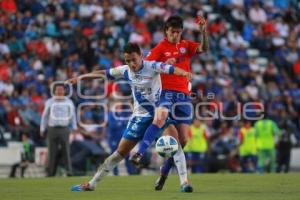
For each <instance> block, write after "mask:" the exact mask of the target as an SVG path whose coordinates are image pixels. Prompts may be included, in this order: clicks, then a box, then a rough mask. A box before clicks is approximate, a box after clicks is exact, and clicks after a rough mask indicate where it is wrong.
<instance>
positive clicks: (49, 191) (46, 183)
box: [0, 173, 300, 200]
mask: <svg viewBox="0 0 300 200" xmlns="http://www.w3.org/2000/svg"><path fill="white" fill-rule="evenodd" d="M89 178H90V177H79V178H78V177H72V178H36V179H0V199H1V200H35V199H36V200H60V199H61V200H65V199H68V200H69V199H70V200H83V199H88V200H97V199H101V200H112V199H113V200H115V199H120V200H121V199H122V200H131V199H132V200H144V199H145V200H146V199H147V200H148V199H149V200H166V199H174V200H177V199H178V200H189V199H194V200H227V199H228V200H235V199H236V200H248V199H249V200H258V199H259V200H260V199H261V200H279V199H282V200H300V173H299V174H296V173H293V174H272V175H258V174H251V175H250V174H249V175H242V174H205V175H191V176H190V180H191V182H192V184H193V187H194V192H193V193H180V192H179V183H178V182H179V180H178V177H177V176H176V175H172V176H170V177H169V179H168V180H167V183H166V185H165V188H164V189H163V190H162V191H154V189H153V183H154V182H155V179H156V177H155V176H122V177H111V176H110V177H106V178H105V179H104V180H103V182H101V183H99V184H98V185H97V188H96V191H94V192H71V191H70V187H71V185H74V184H78V183H81V182H83V181H86V180H88V179H89Z"/></svg>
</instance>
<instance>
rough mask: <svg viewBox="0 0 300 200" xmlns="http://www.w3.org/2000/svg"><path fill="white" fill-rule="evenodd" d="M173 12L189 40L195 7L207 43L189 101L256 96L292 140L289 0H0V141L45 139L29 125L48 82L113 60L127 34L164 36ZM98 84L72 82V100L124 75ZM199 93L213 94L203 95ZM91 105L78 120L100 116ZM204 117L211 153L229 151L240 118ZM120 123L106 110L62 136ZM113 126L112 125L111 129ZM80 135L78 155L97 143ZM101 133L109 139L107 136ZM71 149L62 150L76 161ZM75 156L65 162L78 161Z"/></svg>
mask: <svg viewBox="0 0 300 200" xmlns="http://www.w3.org/2000/svg"><path fill="white" fill-rule="evenodd" d="M175 14H177V15H180V16H182V17H183V18H184V28H185V31H184V33H183V38H185V39H190V40H195V41H199V39H200V35H199V33H198V32H197V24H195V22H194V19H195V17H196V16H197V15H202V16H205V17H206V18H207V20H208V30H209V36H210V38H209V43H210V51H209V53H207V54H203V55H199V56H197V57H195V58H194V60H193V61H192V63H191V69H192V71H193V73H194V77H193V82H192V85H193V89H192V90H193V92H194V94H196V98H194V103H195V104H196V103H197V102H206V101H209V102H211V101H213V102H215V103H217V104H218V103H220V102H222V103H223V109H224V111H223V113H224V115H225V116H234V115H235V114H236V105H237V102H240V103H242V104H243V103H246V102H257V103H262V104H263V105H264V109H265V116H266V117H267V118H269V119H272V120H273V121H274V122H275V123H276V124H277V126H278V127H279V129H280V130H281V132H282V135H285V136H286V134H287V135H288V136H287V137H284V138H285V139H286V140H287V141H289V142H290V144H291V145H290V147H287V148H291V147H292V146H297V145H299V141H300V87H299V86H300V24H299V21H300V3H299V2H298V1H297V0H265V1H263V0H211V1H210V0H195V1H189V0H170V1H167V0H145V1H144V0H101V1H98V0H1V1H0V126H1V127H0V128H1V130H2V131H1V132H9V133H11V135H10V137H3V136H1V134H0V141H1V144H3V145H5V142H7V141H8V140H19V141H20V140H21V135H22V133H24V132H25V133H27V134H28V135H29V137H30V139H31V140H32V141H33V142H34V144H35V145H36V146H44V145H46V144H45V141H44V138H41V137H40V135H39V126H40V119H41V113H42V111H43V107H44V102H45V100H46V99H47V98H49V97H50V85H51V83H53V82H54V81H64V80H66V79H68V78H71V77H74V76H77V75H78V74H82V73H87V72H90V71H92V70H97V69H107V68H110V67H114V66H118V65H121V64H122V62H123V61H122V57H121V55H122V53H121V49H122V48H123V46H124V44H126V42H128V41H131V42H136V43H138V44H140V46H141V47H142V49H143V52H144V54H145V55H147V53H148V52H149V50H150V49H151V48H152V47H153V46H154V45H156V44H157V43H158V42H159V41H160V40H161V39H163V38H164V34H163V29H162V25H163V22H164V20H165V19H166V18H167V17H169V16H170V15H175ZM105 87H106V89H107V91H108V94H107V96H106V97H105V98H103V99H101V100H95V99H85V98H82V97H79V96H78V95H76V92H74V91H73V94H72V99H73V101H74V103H75V104H76V105H79V104H80V103H84V102H86V103H89V102H97V103H106V102H107V101H108V100H112V101H114V97H113V95H112V94H114V93H118V94H120V95H128V93H129V92H130V90H129V89H128V87H126V85H119V86H118V87H113V86H112V84H110V83H109V84H108V85H107V86H105ZM74 89H75V90H76V88H74ZM77 89H78V88H77ZM103 90H104V88H103V87H102V85H101V83H95V82H86V83H85V84H83V87H81V88H80V89H79V91H81V93H82V94H83V95H88V96H92V95H100V94H102V93H103ZM208 94H214V98H213V99H209V98H208ZM90 108H94V107H93V106H92V107H90ZM96 111H97V112H96ZM96 111H95V110H94V111H93V110H92V109H89V107H87V108H83V111H82V112H81V114H80V118H81V119H80V120H81V121H82V122H83V123H85V124H89V123H91V124H92V123H95V121H97V120H98V122H99V120H100V121H101V119H102V118H103V116H104V113H103V112H104V111H101V110H100V111H99V109H98V110H96ZM108 112H113V111H108ZM201 112H202V111H201ZM203 112H205V109H204V110H203ZM125 115H126V114H125ZM110 123H113V124H112V125H111V124H110ZM205 123H206V125H207V126H209V127H210V131H209V134H210V135H209V138H210V139H209V148H208V149H209V152H211V154H217V155H225V157H226V156H228V155H230V156H232V157H234V155H235V153H234V152H235V151H237V153H236V154H238V150H237V149H238V146H239V137H238V135H239V132H240V128H241V126H242V125H243V124H242V122H241V121H238V120H220V119H216V120H210V121H205ZM114 125H115V126H114ZM252 125H253V124H252ZM125 126H126V123H120V124H117V122H114V121H113V120H109V121H108V124H107V126H106V127H105V128H85V127H81V128H80V130H81V133H76V134H73V135H71V140H72V141H89V143H93V144H96V145H95V146H99V145H98V144H101V143H103V142H104V141H107V140H110V139H111V138H112V136H111V134H112V133H113V132H117V131H120V130H122V128H124V127H125ZM116 127H119V130H113V129H115V128H116ZM283 133H284V134H283ZM280 138H281V137H280ZM280 138H279V139H280ZM282 138H283V137H282ZM89 143H87V144H84V145H82V144H80V145H79V146H83V147H82V149H83V150H82V151H80V152H81V154H80V155H81V156H82V157H86V156H87V155H91V154H93V152H96V153H97V152H99V151H100V150H101V152H100V153H101V155H103V154H104V153H103V152H105V151H107V150H106V149H105V148H102V147H101V148H100V150H99V149H97V148H96V149H95V148H93V147H91V146H93V145H89ZM109 143H110V144H111V145H110V148H114V146H113V145H115V144H113V142H112V141H110V142H109ZM77 145H78V144H77ZM84 146H85V147H87V149H86V148H85V147H84ZM71 148H72V147H71ZM78 149H79V147H76V148H74V151H71V154H72V158H74V157H75V158H74V160H76V162H77V160H78V157H79V156H78V152H76V151H77V150H78ZM108 153H109V152H108ZM76 155H77V156H76ZM82 157H80V159H82ZM80 159H79V160H80ZM76 162H75V161H74V165H75V167H76V166H79V167H80V166H83V165H82V163H79V164H78V163H76ZM77 164H78V165H77ZM236 165H238V162H237V163H235V162H234V161H233V162H231V163H230V165H229V168H230V170H231V171H238V170H237V167H236ZM226 167H227V168H228V165H226ZM83 170H84V169H83ZM210 171H214V170H210ZM116 173H117V172H116Z"/></svg>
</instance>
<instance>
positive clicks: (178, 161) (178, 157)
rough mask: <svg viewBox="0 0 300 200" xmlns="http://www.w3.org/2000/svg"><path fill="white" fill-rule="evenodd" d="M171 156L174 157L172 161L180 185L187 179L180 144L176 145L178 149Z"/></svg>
mask: <svg viewBox="0 0 300 200" xmlns="http://www.w3.org/2000/svg"><path fill="white" fill-rule="evenodd" d="M173 158H174V163H175V165H176V167H177V171H178V175H179V179H180V185H182V184H184V183H187V182H188V179H187V169H186V160H185V155H184V153H183V150H182V148H181V145H179V146H178V151H177V152H176V154H175V155H174V156H173Z"/></svg>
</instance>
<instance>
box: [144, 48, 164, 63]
mask: <svg viewBox="0 0 300 200" xmlns="http://www.w3.org/2000/svg"><path fill="white" fill-rule="evenodd" d="M160 56H161V51H160V45H157V46H156V47H154V48H153V49H152V50H151V51H150V52H149V53H148V55H147V56H146V58H145V60H149V61H152V60H159V58H160Z"/></svg>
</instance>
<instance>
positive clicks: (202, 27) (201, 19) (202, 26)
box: [195, 16, 206, 33]
mask: <svg viewBox="0 0 300 200" xmlns="http://www.w3.org/2000/svg"><path fill="white" fill-rule="evenodd" d="M195 22H196V23H197V24H199V31H200V32H201V33H203V32H205V31H206V20H205V19H204V17H202V16H198V17H197V18H196V20H195Z"/></svg>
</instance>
